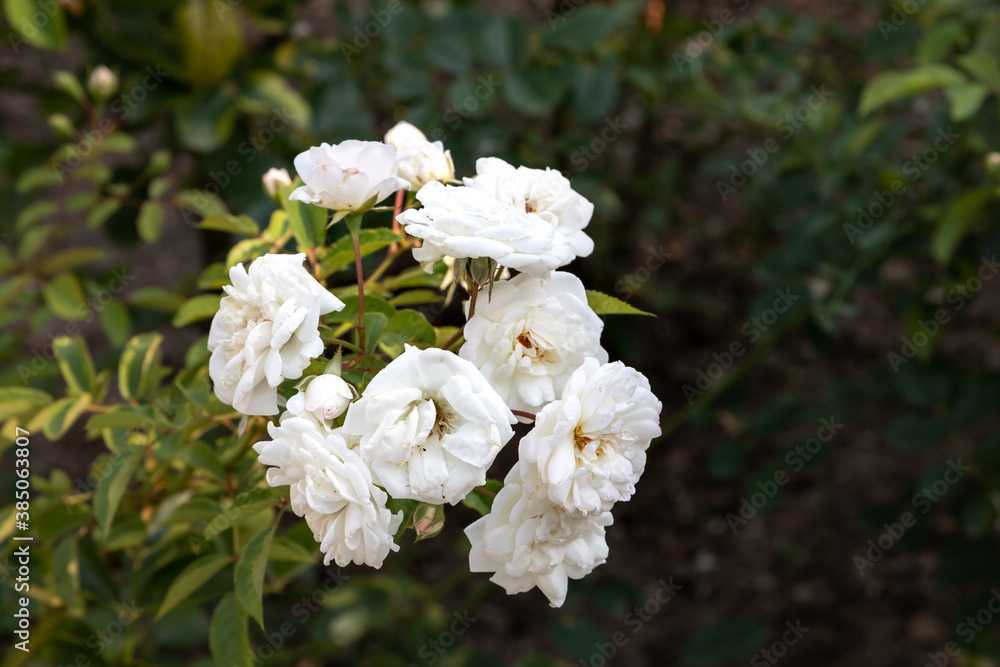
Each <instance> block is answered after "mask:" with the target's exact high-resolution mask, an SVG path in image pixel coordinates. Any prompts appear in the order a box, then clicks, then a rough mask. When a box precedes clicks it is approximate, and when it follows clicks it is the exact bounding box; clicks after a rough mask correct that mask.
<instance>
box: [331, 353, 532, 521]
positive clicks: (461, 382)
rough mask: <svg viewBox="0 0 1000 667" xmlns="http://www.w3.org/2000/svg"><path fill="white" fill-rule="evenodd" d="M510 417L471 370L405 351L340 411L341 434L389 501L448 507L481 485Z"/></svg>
mask: <svg viewBox="0 0 1000 667" xmlns="http://www.w3.org/2000/svg"><path fill="white" fill-rule="evenodd" d="M513 423H515V418H514V415H513V414H512V413H511V412H510V410H509V409H508V408H507V406H506V405H504V402H503V400H502V399H501V398H500V396H499V395H497V393H496V391H495V390H494V389H493V387H491V386H490V384H489V382H487V381H486V378H484V377H483V375H482V373H480V372H479V371H478V370H477V369H476V367H475V366H473V365H472V364H471V363H469V362H468V361H466V360H464V359H461V358H460V357H459V356H458V355H456V354H454V353H452V352H448V351H446V350H441V349H437V348H430V349H426V350H419V349H417V348H415V347H411V346H406V349H405V350H404V352H403V354H401V355H400V356H399V357H397V358H396V359H394V360H393V361H392V362H390V363H389V365H387V366H386V367H385V368H383V369H382V370H381V371H379V373H378V374H377V375H376V376H375V377H374V379H372V381H371V382H370V383H369V384H368V386H367V387H366V388H365V390H364V392H363V393H362V394H361V398H359V399H358V400H357V401H355V402H354V403H352V404H351V406H350V407H349V408H348V409H347V417H346V418H345V420H344V426H343V431H344V434H345V435H349V436H354V437H357V438H360V445H359V451H360V452H361V456H362V458H363V459H364V461H365V462H366V463H368V464H369V465H371V468H372V474H373V477H374V479H375V482H376V483H377V484H379V485H381V486H382V487H384V488H385V489H386V490H387V491H388V492H389V494H390V495H391V496H392V497H393V498H410V499H413V500H421V501H424V502H427V503H432V504H436V505H441V504H444V503H451V504H452V505H454V504H455V503H458V502H459V501H461V500H462V498H464V497H465V496H466V495H467V494H468V493H469V492H470V491H472V489H473V488H475V487H476V486H479V485H481V484H484V483H485V482H486V470H487V468H489V467H490V465H491V464H492V463H493V459H494V458H496V455H497V453H498V452H499V451H500V449H501V448H502V447H503V446H504V445H505V444H507V442H508V441H509V440H510V438H511V437H512V436H513V433H514V432H513V429H512V428H511V424H513Z"/></svg>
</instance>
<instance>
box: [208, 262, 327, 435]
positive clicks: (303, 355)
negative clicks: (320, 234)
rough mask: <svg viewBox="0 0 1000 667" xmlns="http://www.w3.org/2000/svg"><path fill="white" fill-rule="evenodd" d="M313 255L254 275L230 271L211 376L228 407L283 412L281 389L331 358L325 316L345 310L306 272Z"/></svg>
mask: <svg viewBox="0 0 1000 667" xmlns="http://www.w3.org/2000/svg"><path fill="white" fill-rule="evenodd" d="M304 259H305V254H303V253H299V254H297V255H264V256H262V257H258V258H257V259H256V260H254V261H253V263H252V264H251V265H250V269H249V271H248V270H246V269H244V268H243V265H242V264H237V265H236V266H234V267H233V268H231V269H230V270H229V279H230V281H231V282H232V285H227V286H225V287H224V288H223V289H224V290H225V292H226V294H227V296H224V297H222V302H221V304H220V306H219V311H218V312H217V313H216V314H215V317H214V318H213V320H212V326H211V329H210V330H209V334H208V349H209V351H210V352H211V353H212V357H211V360H210V361H209V375H210V376H211V378H212V381H213V382H214V384H215V394H216V396H218V397H219V400H221V401H222V402H223V403H226V404H228V405H232V406H233V407H234V408H235V409H236V410H237V411H239V412H241V413H242V414H245V415H273V414H277V412H278V390H277V387H278V385H279V384H281V382H282V380H285V379H295V378H298V377H301V376H302V371H303V370H305V368H306V366H308V365H309V360H310V359H312V358H313V357H316V356H318V355H319V354H321V353H322V352H323V341H322V340H321V339H320V336H319V329H318V327H319V318H320V316H321V315H326V314H327V313H330V312H333V311H335V310H340V309H342V308H343V307H344V304H343V302H342V301H340V299H338V298H337V297H335V296H333V295H332V294H331V293H330V292H329V291H327V290H326V289H325V288H324V287H323V286H322V285H320V284H319V283H318V282H317V281H316V280H315V279H314V278H313V277H312V276H310V275H309V273H308V272H307V271H306V270H305V268H304V267H303V266H302V262H303V260H304Z"/></svg>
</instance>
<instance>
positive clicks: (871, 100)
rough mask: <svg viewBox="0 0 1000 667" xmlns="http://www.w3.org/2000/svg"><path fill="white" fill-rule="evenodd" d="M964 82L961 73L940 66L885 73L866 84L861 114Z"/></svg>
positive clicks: (861, 103) (937, 64) (859, 106)
mask: <svg viewBox="0 0 1000 667" xmlns="http://www.w3.org/2000/svg"><path fill="white" fill-rule="evenodd" d="M965 80H966V79H965V76H963V75H962V73H961V72H959V71H958V70H956V69H954V68H952V67H948V66H947V65H942V64H939V63H928V64H925V65H920V66H918V67H916V68H914V69H911V70H905V71H899V70H890V71H887V72H882V73H880V74H878V75H876V76H875V78H873V79H872V80H871V81H869V82H868V83H867V84H865V87H864V89H863V90H862V91H861V101H860V103H859V105H858V112H859V113H860V114H862V115H864V114H867V113H870V112H872V111H874V110H875V109H878V108H879V107H881V106H885V105H886V104H888V103H890V102H893V101H895V100H898V99H902V98H904V97H910V96H911V95H918V94H920V93H925V92H927V91H929V90H934V89H936V88H946V87H948V86H955V85H958V84H961V83H965Z"/></svg>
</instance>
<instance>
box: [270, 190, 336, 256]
mask: <svg viewBox="0 0 1000 667" xmlns="http://www.w3.org/2000/svg"><path fill="white" fill-rule="evenodd" d="M297 184H298V180H296V182H295V184H293V185H290V186H288V187H285V188H282V190H281V205H282V206H284V207H285V213H286V214H287V216H288V226H289V228H290V229H291V230H292V235H293V236H294V237H295V243H296V245H297V246H298V249H299V250H306V249H308V248H316V247H318V246H321V245H323V242H324V241H325V240H326V215H327V210H326V209H325V208H322V207H321V206H314V205H313V204H306V203H305V202H300V201H297V200H296V201H292V200H290V199H289V198H288V195H289V194H290V193H291V192H292V190H293V189H294V187H295V185H297Z"/></svg>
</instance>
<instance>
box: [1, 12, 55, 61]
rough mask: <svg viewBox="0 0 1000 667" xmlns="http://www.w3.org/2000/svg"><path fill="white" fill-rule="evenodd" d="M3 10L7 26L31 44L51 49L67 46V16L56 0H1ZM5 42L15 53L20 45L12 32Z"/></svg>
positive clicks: (19, 48)
mask: <svg viewBox="0 0 1000 667" xmlns="http://www.w3.org/2000/svg"><path fill="white" fill-rule="evenodd" d="M3 13H4V17H5V18H6V19H7V23H9V24H10V27H11V28H13V29H14V30H16V31H17V33H18V35H20V36H21V37H23V38H24V41H26V42H28V43H29V44H31V45H32V46H37V47H38V48H40V49H49V50H54V51H62V50H63V49H65V48H66V18H65V17H64V15H63V8H62V5H61V4H59V3H58V2H47V1H46V0H4V1H3ZM36 16H37V17H38V18H37V19H36ZM4 41H5V42H8V43H9V44H10V45H11V47H12V48H13V50H14V53H15V54H17V53H18V52H19V51H20V50H21V48H22V47H21V46H20V44H19V43H18V41H19V40H17V39H16V37H15V36H14V35H13V33H11V34H10V35H8V36H7V38H6V39H5V40H4ZM29 57H30V56H29Z"/></svg>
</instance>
